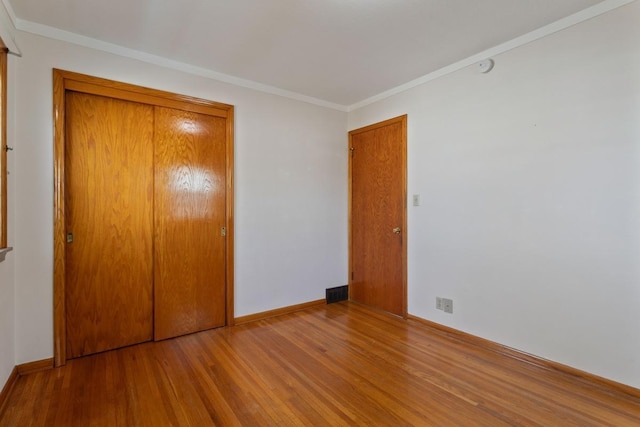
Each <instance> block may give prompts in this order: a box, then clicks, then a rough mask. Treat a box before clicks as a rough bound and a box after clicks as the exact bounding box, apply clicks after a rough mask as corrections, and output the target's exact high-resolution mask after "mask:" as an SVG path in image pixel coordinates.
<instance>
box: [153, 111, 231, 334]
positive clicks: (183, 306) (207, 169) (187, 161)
mask: <svg viewBox="0 0 640 427" xmlns="http://www.w3.org/2000/svg"><path fill="white" fill-rule="evenodd" d="M154 144H155V208H154V211H155V214H154V216H155V249H154V253H155V255H154V260H155V261H154V275H155V339H156V340H160V339H165V338H170V337H174V336H178V335H183V334H187V333H191V332H196V331H201V330H205V329H210V328H214V327H218V326H224V324H225V280H226V279H225V240H226V239H225V237H224V236H223V235H222V232H221V230H222V228H223V227H224V226H225V215H226V213H225V206H226V205H225V194H226V145H225V144H226V120H225V119H223V118H219V117H213V116H209V115H204V114H199V113H193V112H186V111H181V110H176V109H171V108H164V107H156V108H155V138H154Z"/></svg>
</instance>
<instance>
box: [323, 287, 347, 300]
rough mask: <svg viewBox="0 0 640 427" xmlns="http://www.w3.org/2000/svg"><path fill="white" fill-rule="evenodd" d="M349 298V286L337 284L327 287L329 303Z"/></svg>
mask: <svg viewBox="0 0 640 427" xmlns="http://www.w3.org/2000/svg"><path fill="white" fill-rule="evenodd" d="M348 299H349V286H347V285H344V286H337V287H335V288H329V289H327V304H331V303H332V302H338V301H346V300H348Z"/></svg>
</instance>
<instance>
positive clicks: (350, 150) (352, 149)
mask: <svg viewBox="0 0 640 427" xmlns="http://www.w3.org/2000/svg"><path fill="white" fill-rule="evenodd" d="M354 151H356V149H355V148H353V147H349V152H350V153H351V157H353V152H354Z"/></svg>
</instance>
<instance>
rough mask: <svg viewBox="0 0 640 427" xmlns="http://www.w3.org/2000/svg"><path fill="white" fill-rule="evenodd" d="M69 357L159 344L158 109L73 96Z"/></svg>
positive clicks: (68, 174)
mask: <svg viewBox="0 0 640 427" xmlns="http://www.w3.org/2000/svg"><path fill="white" fill-rule="evenodd" d="M66 134H67V140H66V150H65V164H66V167H65V180H66V184H65V185H66V202H65V205H66V224H65V228H66V232H67V243H66V251H65V256H66V268H67V271H66V294H65V304H66V325H67V328H66V329H67V355H68V357H71V358H72V357H78V356H83V355H87V354H92V353H97V352H100V351H105V350H110V349H113V348H117V347H123V346H126V345H130V344H135V343H139V342H143V341H149V340H151V339H152V332H153V324H152V320H153V270H152V268H153V262H152V255H153V230H152V227H153V212H152V208H153V199H152V198H153V145H152V143H153V107H150V106H147V105H143V104H138V103H135V102H128V101H122V100H117V99H112V98H107V97H102V96H98V95H90V94H83V93H76V92H68V93H67V95H66Z"/></svg>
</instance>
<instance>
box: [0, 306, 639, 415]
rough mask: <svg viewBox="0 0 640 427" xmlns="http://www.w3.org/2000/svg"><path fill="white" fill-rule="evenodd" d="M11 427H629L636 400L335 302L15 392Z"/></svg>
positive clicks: (104, 358)
mask: <svg viewBox="0 0 640 427" xmlns="http://www.w3.org/2000/svg"><path fill="white" fill-rule="evenodd" d="M0 425H7V426H13V425H16V426H18V425H19V426H42V425H47V426H66V425H92V426H111V425H127V426H129V425H131V426H158V425H175V426H212V425H223V426H235V425H238V426H240V425H247V426H249V425H250V426H272V425H292V426H298V425H300V426H302V425H327V426H343V425H363V426H364V425H366V426H371V425H414V426H492V427H493V426H514V425H520V426H563V427H564V426H586V425H589V426H632V425H640V400H638V399H634V398H632V397H630V396H628V395H625V394H622V393H619V392H618V391H616V390H612V389H609V388H606V387H602V386H600V385H597V384H592V383H589V382H587V381H584V380H583V379H580V378H576V377H574V376H572V375H566V374H563V373H560V372H557V371H553V370H548V369H544V368H541V367H539V366H536V365H533V364H530V363H527V362H523V361H521V360H517V359H514V358H512V357H507V356H504V355H501V354H497V353H496V352H494V351H490V350H486V349H483V348H482V347H479V346H476V345H471V344H469V343H465V342H462V341H460V340H457V339H451V338H450V337H448V336H446V335H445V334H442V333H441V332H439V331H436V330H434V329H432V328H429V327H426V326H424V325H422V324H421V323H418V322H415V321H412V320H409V321H406V320H403V319H402V318H399V317H397V316H391V315H389V314H386V313H383V312H380V311H376V310H372V309H370V308H367V307H366V306H364V305H360V304H354V303H348V302H341V303H336V304H329V305H324V306H317V307H314V308H311V309H309V310H306V311H300V312H296V313H294V314H288V315H283V316H279V317H273V318H269V319H266V320H262V321H259V322H254V323H249V324H245V325H241V326H236V327H233V328H220V329H215V330H210V331H205V332H200V333H197V334H192V335H187V336H183V337H180V338H176V339H173V340H165V341H161V342H151V343H145V344H140V345H137V346H132V347H127V348H123V349H120V350H116V351H111V352H106V353H102V354H98V355H94V356H90V357H86V358H80V359H75V360H72V361H69V363H68V364H67V365H66V366H64V367H62V368H56V369H54V370H50V371H45V372H39V373H36V374H33V375H29V376H25V377H21V378H19V379H18V381H17V383H16V385H15V386H14V388H13V391H12V393H11V395H10V397H9V400H8V402H7V405H6V409H5V411H4V413H3V414H2V416H1V417H0Z"/></svg>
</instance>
